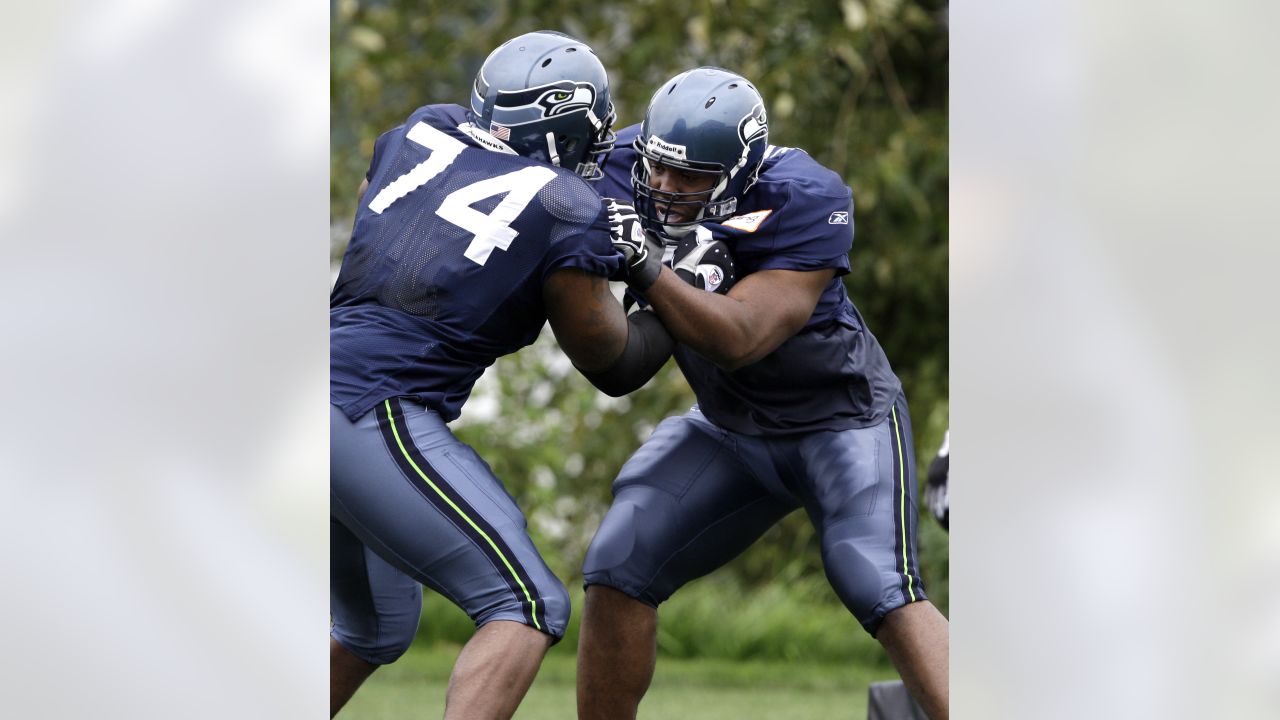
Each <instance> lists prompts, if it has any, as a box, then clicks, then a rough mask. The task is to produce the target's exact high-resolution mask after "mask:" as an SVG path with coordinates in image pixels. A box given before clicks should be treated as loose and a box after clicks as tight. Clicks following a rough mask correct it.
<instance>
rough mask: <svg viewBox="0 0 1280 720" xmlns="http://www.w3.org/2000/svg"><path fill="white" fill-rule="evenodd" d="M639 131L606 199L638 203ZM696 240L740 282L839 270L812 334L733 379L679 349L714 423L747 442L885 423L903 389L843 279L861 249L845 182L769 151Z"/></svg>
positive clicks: (613, 160) (623, 140) (801, 159)
mask: <svg viewBox="0 0 1280 720" xmlns="http://www.w3.org/2000/svg"><path fill="white" fill-rule="evenodd" d="M639 131H640V126H639V125H633V126H631V127H628V128H626V129H625V130H623V131H621V132H619V133H618V142H617V145H616V149H615V150H614V153H613V155H612V156H611V157H610V158H609V162H608V163H607V165H606V166H605V178H604V180H602V181H601V184H600V186H599V190H600V192H601V194H603V195H605V196H609V197H631V196H632V194H633V190H632V186H631V165H632V163H634V162H635V160H636V158H637V154H636V152H635V150H634V148H633V146H632V142H633V141H634V140H635V138H636V136H637V135H638V134H639ZM696 232H697V233H699V234H701V235H702V236H703V237H711V238H714V239H716V240H723V241H725V243H726V244H727V245H728V246H729V248H730V249H731V250H732V252H733V259H734V264H735V267H736V270H737V278H738V281H739V282H741V280H742V278H744V277H746V276H748V275H750V274H751V273H754V272H758V271H760V270H773V269H782V270H801V271H810V270H821V269H824V268H834V269H835V271H836V275H835V277H833V278H832V279H831V282H830V283H829V284H828V285H827V287H826V289H825V290H823V292H822V296H821V297H820V298H819V300H818V305H817V307H816V308H815V309H814V312H813V315H812V316H811V317H810V318H809V320H808V322H807V323H806V324H805V326H804V328H803V329H802V330H801V331H800V332H799V333H797V334H796V335H795V336H793V337H791V338H790V339H788V340H787V341H786V342H784V343H783V344H782V345H781V346H780V347H778V349H777V350H775V351H773V352H772V353H770V354H769V355H767V356H765V357H764V358H763V359H761V360H759V361H758V362H755V363H753V364H751V365H748V366H746V367H743V368H740V369H738V370H735V371H726V370H723V369H721V368H719V367H717V366H716V365H715V364H713V363H711V362H710V361H708V360H707V359H705V358H703V357H702V356H700V355H698V354H697V353H695V352H693V351H692V350H690V349H689V348H688V347H686V346H684V345H678V346H677V348H676V361H677V362H678V363H679V364H680V368H681V370H682V371H683V372H684V375H685V377H686V378H687V379H688V381H689V385H690V386H691V387H692V388H693V391H694V394H695V395H696V396H697V398H698V406H699V407H700V408H701V410H702V412H703V413H704V414H705V415H706V416H707V417H708V418H710V419H711V420H712V421H714V422H715V423H717V424H719V425H720V426H721V427H724V428H727V429H730V430H734V431H736V432H740V433H744V434H747V435H765V434H769V435H777V434H790V433H800V432H808V431H813V430H843V429H848V428H856V427H867V426H869V425H874V424H876V423H878V422H879V421H880V420H881V419H882V418H884V416H885V414H886V413H888V412H889V408H890V406H891V405H892V404H893V401H894V398H896V397H897V396H898V393H899V392H900V391H901V384H900V383H899V381H898V378H897V376H895V375H894V374H893V370H892V369H891V368H890V367H889V361H888V359H887V358H886V357H885V354H884V351H883V350H881V348H880V344H879V342H877V341H876V339H875V336H873V335H872V334H871V332H870V331H869V330H867V328H866V326H865V324H864V323H863V321H862V316H861V315H859V313H858V310H857V308H855V307H854V306H853V303H852V302H851V301H850V300H849V297H848V295H847V293H846V292H845V289H844V283H843V282H842V281H841V280H840V276H842V275H845V274H847V273H848V272H849V250H850V248H851V247H852V245H853V200H852V197H851V193H850V190H849V188H848V186H846V185H845V184H844V181H843V180H842V179H841V178H840V176H838V175H836V174H835V173H834V172H832V171H830V170H828V169H827V168H825V167H823V166H822V165H820V164H818V162H817V161H815V160H814V159H813V158H812V157H810V156H809V155H808V154H807V153H805V152H804V151H803V150H799V149H796V148H786V147H777V146H773V145H770V146H769V148H768V150H767V153H766V156H765V159H764V163H763V164H762V166H761V170H760V176H759V179H758V180H757V182H756V183H755V185H754V186H752V187H751V189H750V190H749V191H748V192H747V193H746V194H745V195H744V196H743V198H742V202H741V203H740V204H739V206H738V208H737V211H736V214H735V215H734V216H733V217H731V218H729V219H727V220H725V221H724V222H722V223H704V224H703V225H702V226H700V227H699V228H698V229H697V230H696Z"/></svg>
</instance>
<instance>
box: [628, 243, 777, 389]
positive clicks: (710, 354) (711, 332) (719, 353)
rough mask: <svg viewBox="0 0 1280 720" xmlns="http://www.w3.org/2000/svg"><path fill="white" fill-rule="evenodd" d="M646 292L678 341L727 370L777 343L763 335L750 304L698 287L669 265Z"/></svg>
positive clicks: (744, 362) (740, 364) (764, 353)
mask: <svg viewBox="0 0 1280 720" xmlns="http://www.w3.org/2000/svg"><path fill="white" fill-rule="evenodd" d="M644 295H645V298H646V299H647V300H648V301H649V303H650V304H651V305H652V306H653V309H654V311H655V312H657V313H658V317H659V318H661V320H662V324H663V325H665V326H666V328H667V330H668V331H669V332H670V333H671V335H672V336H673V337H674V338H675V339H676V341H678V342H680V343H681V344H683V345H686V346H688V347H689V348H692V349H693V350H694V351H695V352H697V353H698V354H699V355H701V356H703V357H705V358H707V359H708V360H710V361H711V362H713V363H715V364H716V365H719V366H720V367H722V368H724V369H726V370H736V369H738V368H740V367H742V366H744V365H749V364H751V363H753V362H755V361H757V360H759V359H760V358H762V357H764V356H765V355H767V354H768V353H769V352H770V351H771V350H772V349H773V348H774V347H776V346H777V344H776V343H773V344H772V345H769V344H768V342H767V338H764V337H762V333H761V332H760V328H759V326H758V323H756V322H755V320H756V318H755V317H754V313H753V312H752V310H751V307H750V305H748V304H747V303H745V302H742V301H740V300H737V299H735V298H733V297H730V296H728V295H720V294H717V293H710V292H707V291H705V290H700V289H698V288H695V287H693V286H692V285H689V284H688V283H686V282H684V281H683V280H681V279H680V278H678V277H676V274H675V273H674V272H672V271H671V270H670V269H669V268H663V270H662V274H661V275H659V276H658V280H657V281H656V282H655V283H654V284H653V286H652V287H650V288H649V289H648V290H647V291H645V293H644Z"/></svg>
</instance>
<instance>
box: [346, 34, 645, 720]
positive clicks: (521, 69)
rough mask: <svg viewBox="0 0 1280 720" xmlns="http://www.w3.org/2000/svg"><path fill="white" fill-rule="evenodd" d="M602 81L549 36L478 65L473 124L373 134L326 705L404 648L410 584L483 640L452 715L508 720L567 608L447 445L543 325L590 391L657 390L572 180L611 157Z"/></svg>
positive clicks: (577, 54) (581, 180)
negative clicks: (488, 379)
mask: <svg viewBox="0 0 1280 720" xmlns="http://www.w3.org/2000/svg"><path fill="white" fill-rule="evenodd" d="M614 117H615V116H614V112H613V106H612V103H611V102H610V94H609V83H608V78H607V76H606V73H605V69H604V67H603V66H602V65H601V63H600V61H599V59H597V57H596V55H595V53H594V52H593V51H592V50H591V48H590V47H588V46H587V45H585V44H583V43H581V42H579V41H577V40H575V39H573V38H571V37H568V36H566V35H562V34H559V33H555V32H534V33H529V34H526V35H521V36H520V37H517V38H514V39H512V40H510V41H508V42H507V43H505V44H503V45H502V46H500V47H498V48H497V49H495V50H494V51H493V52H492V53H491V54H490V55H489V56H488V58H487V59H486V60H485V62H484V64H483V66H482V67H481V68H480V71H479V73H478V74H477V75H476V78H475V84H474V86H473V90H472V94H471V103H470V108H469V109H465V110H464V109H463V108H462V107H460V106H457V105H428V106H425V107H422V108H419V109H418V110H416V111H414V112H413V114H411V115H410V116H409V118H408V119H407V120H406V121H405V122H404V124H402V125H400V126H399V127H396V128H394V129H392V130H390V131H388V132H387V133H385V134H383V135H382V136H381V137H379V138H378V140H377V142H376V144H375V146H374V151H373V159H372V162H371V164H370V167H369V172H368V175H367V176H366V178H365V181H364V183H363V184H362V185H361V199H360V202H359V207H358V209H357V211H356V220H355V226H354V228H353V231H352V236H351V243H350V245H349V246H348V248H347V251H346V255H345V256H344V258H343V262H342V269H341V272H340V274H339V276H338V280H337V283H336V285H335V287H334V289H333V293H332V297H331V299H330V311H329V338H330V363H331V371H330V444H331V447H330V464H331V469H330V504H331V517H330V532H331V548H330V557H331V560H330V562H331V567H330V603H331V612H332V630H331V638H330V709H331V713H333V714H336V713H337V711H338V710H339V709H341V707H342V706H343V704H344V703H345V702H346V701H347V700H348V699H349V698H350V697H351V696H352V694H353V693H354V692H355V691H356V689H357V688H358V687H359V685H360V683H361V682H363V681H364V679H365V678H367V677H368V676H369V674H370V673H372V672H373V671H374V670H375V669H376V668H377V667H379V666H381V665H385V664H387V663H390V662H393V661H395V660H396V658H398V657H399V656H400V655H401V654H402V653H404V651H405V650H406V649H407V648H408V646H409V644H410V643H411V642H412V640H413V637H414V634H415V632H416V629H417V624H418V617H419V614H420V612H421V586H420V585H426V586H428V587H430V588H431V589H433V590H435V591H436V592H439V593H440V594H442V595H443V596H444V597H446V598H448V599H449V600H451V601H452V602H454V603H455V604H457V605H458V606H459V607H461V608H462V609H463V610H465V611H466V612H467V614H468V615H469V616H470V617H471V618H472V619H473V620H474V621H475V623H476V626H477V631H476V633H475V635H474V636H473V638H472V639H471V640H470V642H468V643H467V645H466V646H465V647H464V648H463V650H462V652H461V654H460V655H459V656H458V660H457V663H456V664H455V666H454V669H453V674H452V677H451V678H450V681H449V690H448V695H447V698H446V712H445V717H446V718H454V717H463V716H465V717H504V718H505V717H510V716H511V715H512V713H514V712H515V709H516V707H517V705H518V704H519V702H520V700H521V698H523V696H524V694H525V692H526V691H527V689H528V687H529V684H530V683H531V682H532V681H533V677H534V674H535V673H536V672H537V669H538V666H539V664H540V663H541V661H542V657H543V655H544V653H545V652H546V650H547V648H548V647H549V646H550V645H551V644H552V643H553V642H555V641H557V640H559V639H560V638H561V637H562V636H563V634H564V631H565V625H566V623H567V622H568V619H569V597H568V594H567V593H566V591H565V588H564V586H563V585H562V584H561V582H560V581H559V580H558V579H556V577H555V576H554V575H553V574H552V573H551V571H550V570H549V569H548V568H547V566H546V564H545V563H544V562H543V560H542V558H541V557H540V556H539V554H538V551H537V549H536V548H535V547H534V545H533V543H532V541H531V540H530V538H529V535H528V534H527V532H526V530H525V518H524V516H523V514H522V513H521V511H520V509H519V508H518V507H516V505H515V503H514V502H513V501H512V499H511V497H510V496H509V495H508V494H507V492H506V491H505V489H504V488H503V485H502V483H501V481H499V480H498V478H496V477H495V476H494V474H493V472H492V471H491V470H490V468H489V466H488V465H487V464H486V463H485V462H484V460H482V459H481V458H480V456H479V455H477V454H476V452H475V451H474V450H472V449H471V448H470V447H468V446H467V445H465V444H463V443H462V442H460V441H459V440H458V439H457V438H455V437H454V435H453V434H452V433H451V432H450V430H449V427H448V423H449V422H450V421H452V420H454V419H455V418H457V417H458V415H459V413H460V411H461V408H462V406H463V403H465V402H466V400H467V397H468V395H469V394H470V392H471V388H472V385H473V384H474V383H475V381H476V379H477V378H479V377H480V375H481V373H483V372H484V369H485V368H486V367H488V366H489V365H491V364H492V363H493V362H494V360H495V359H496V358H498V357H500V356H502V355H506V354H508V353H512V352H515V351H516V350H518V349H519V348H522V347H524V346H526V345H529V344H530V343H532V342H533V341H534V339H535V338H537V336H538V333H539V332H540V331H541V329H542V326H543V325H544V324H545V323H546V322H547V321H550V324H551V328H552V330H553V332H554V333H555V335H556V338H557V340H558V341H559V344H560V347H561V348H562V349H563V350H564V352H565V353H566V354H567V355H568V356H569V357H570V358H571V359H572V361H573V363H574V364H575V365H576V366H578V367H579V368H581V369H582V370H583V371H584V372H587V373H589V374H590V375H591V376H592V378H593V380H594V381H595V382H597V383H599V384H601V385H603V386H605V387H608V385H609V383H610V382H611V379H612V378H614V377H615V376H616V377H627V376H634V375H637V374H638V375H645V374H648V375H652V373H653V371H654V370H655V369H656V366H654V367H653V368H649V367H647V365H646V363H647V364H653V363H654V362H656V363H657V365H661V364H662V362H664V361H665V360H666V358H667V357H668V356H669V355H670V337H669V336H668V335H666V333H665V331H663V330H662V328H661V325H660V323H659V322H658V321H657V319H656V317H655V316H653V314H652V313H639V314H636V315H635V316H634V317H632V318H631V320H630V321H628V319H627V317H626V316H625V314H624V312H623V309H622V306H621V305H620V304H619V303H618V301H617V300H616V299H615V298H614V296H613V295H612V294H611V293H610V291H609V289H608V284H609V283H608V278H609V276H610V275H613V274H615V273H616V272H617V271H618V270H619V268H620V266H621V263H622V257H621V255H620V254H619V252H618V251H617V250H616V249H615V248H614V246H613V244H612V242H611V237H610V233H611V219H612V220H613V222H614V223H615V224H617V223H620V222H621V220H620V218H622V216H624V215H626V216H634V211H633V210H632V209H631V208H630V207H628V206H626V205H621V204H618V203H609V205H608V206H607V207H606V206H605V205H603V204H602V203H601V200H600V197H599V195H597V194H596V191H595V190H594V189H593V187H592V184H590V183H589V182H588V181H590V180H597V179H599V178H600V176H601V168H600V165H601V163H602V161H603V159H604V157H605V156H606V155H607V154H608V152H609V151H610V150H611V149H612V147H613V142H614V135H613V133H612V130H611V125H612V124H613V121H614Z"/></svg>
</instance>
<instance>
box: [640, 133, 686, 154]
mask: <svg viewBox="0 0 1280 720" xmlns="http://www.w3.org/2000/svg"><path fill="white" fill-rule="evenodd" d="M647 148H648V150H649V152H651V153H653V154H654V155H665V156H667V157H673V158H677V159H680V160H683V159H684V158H685V150H684V146H683V145H672V144H671V143H669V142H666V141H664V140H663V139H662V138H660V137H658V136H657V135H650V136H649V142H648V144H647Z"/></svg>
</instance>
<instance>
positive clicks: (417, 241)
mask: <svg viewBox="0 0 1280 720" xmlns="http://www.w3.org/2000/svg"><path fill="white" fill-rule="evenodd" d="M486 140H487V142H486ZM368 180H369V187H368V190H367V191H366V192H365V194H364V196H363V197H362V198H361V200H360V205H359V207H358V209H357V210H356V220H355V226H354V228H353V230H352V233H351V243H350V245H348V247H347V251H346V255H345V256H344V257H343V260H342V269H341V271H340V272H339V275H338V281H337V284H336V285H335V287H334V289H333V293H332V296H331V297H330V303H329V355H330V371H329V395H330V402H331V403H333V404H334V405H336V406H337V407H339V408H340V409H341V410H342V411H343V413H344V414H346V416H347V417H349V418H351V419H352V420H355V419H357V418H359V417H360V416H361V415H363V414H364V413H366V412H368V411H369V409H370V408H372V407H373V406H374V405H376V404H378V403H379V402H381V401H382V400H384V399H386V398H391V397H411V398H414V399H416V400H417V401H419V402H421V403H423V404H424V405H427V406H428V407H431V408H432V409H434V410H435V411H436V412H438V413H439V414H440V416H441V417H442V418H444V420H445V421H446V422H449V421H451V420H454V419H456V418H457V417H458V415H459V414H460V412H461V409H462V405H463V403H464V402H466V399H467V397H468V396H469V395H470V393H471V388H472V386H473V385H474V384H475V381H476V379H478V378H479V377H480V375H481V374H482V373H483V372H484V369H485V368H487V367H488V366H489V365H491V364H493V361H494V360H496V359H497V358H499V357H501V356H503V355H507V354H509V353H512V352H515V351H516V350H518V349H520V348H522V347H524V346H526V345H529V344H530V343H532V342H533V341H534V340H535V339H536V338H537V337H538V333H539V332H540V331H541V330H542V326H543V325H544V324H545V323H546V320H547V314H546V307H545V305H544V303H543V297H542V285H543V281H544V279H545V278H546V277H547V276H548V275H549V274H550V273H552V272H554V271H556V270H560V269H562V268H579V269H581V270H584V271H586V272H589V273H592V274H595V275H601V276H605V277H607V276H609V275H611V274H613V273H614V272H615V271H616V270H617V269H618V268H619V267H620V266H621V263H622V257H621V255H620V254H619V253H617V251H615V250H614V249H613V246H612V244H611V243H610V241H609V225H608V216H607V214H606V213H605V211H604V209H603V206H602V205H601V203H600V198H599V196H598V195H597V194H596V192H595V190H594V189H592V187H591V186H590V185H588V184H587V182H586V181H585V180H583V179H582V178H580V177H578V176H577V175H575V174H573V173H572V172H570V171H568V170H562V169H560V168H556V167H551V166H549V165H546V164H544V163H540V162H537V161H534V160H530V159H528V158H524V157H521V156H519V155H516V154H514V153H508V152H503V146H500V145H499V144H497V143H495V142H494V141H493V140H492V139H488V138H486V137H484V136H478V131H475V130H474V129H472V128H471V126H470V125H468V124H466V114H465V111H464V110H463V109H462V108H461V107H459V106H457V105H428V106H426V107H422V108H419V109H418V110H416V111H415V112H414V113H413V114H412V115H410V116H409V119H408V120H407V121H405V123H404V124H403V125H401V126H399V127H397V128H395V129H393V130H390V131H388V132H387V133H385V134H383V135H382V136H381V137H379V138H378V140H377V142H376V143H375V145H374V152H373V161H372V163H371V165H370V168H369V174H368Z"/></svg>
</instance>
